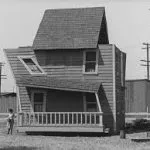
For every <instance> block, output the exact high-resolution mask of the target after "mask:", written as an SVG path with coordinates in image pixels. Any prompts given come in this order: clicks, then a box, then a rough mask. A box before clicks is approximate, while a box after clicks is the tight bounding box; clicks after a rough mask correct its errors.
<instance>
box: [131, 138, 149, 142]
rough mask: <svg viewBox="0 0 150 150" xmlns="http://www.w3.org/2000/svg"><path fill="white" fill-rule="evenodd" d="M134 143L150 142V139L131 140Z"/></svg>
mask: <svg viewBox="0 0 150 150" xmlns="http://www.w3.org/2000/svg"><path fill="white" fill-rule="evenodd" d="M131 141H133V142H150V139H131Z"/></svg>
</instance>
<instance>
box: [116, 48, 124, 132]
mask: <svg viewBox="0 0 150 150" xmlns="http://www.w3.org/2000/svg"><path fill="white" fill-rule="evenodd" d="M115 58H116V59H115V62H116V70H115V74H116V110H115V111H116V131H119V130H120V128H122V127H123V126H124V125H125V64H126V54H125V53H123V52H121V51H120V50H119V49H118V48H117V47H115Z"/></svg>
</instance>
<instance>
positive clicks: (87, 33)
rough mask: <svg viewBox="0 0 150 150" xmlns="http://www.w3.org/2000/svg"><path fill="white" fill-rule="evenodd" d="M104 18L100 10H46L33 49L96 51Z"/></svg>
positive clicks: (98, 8)
mask: <svg viewBox="0 0 150 150" xmlns="http://www.w3.org/2000/svg"><path fill="white" fill-rule="evenodd" d="M104 17H105V16H104V7H93V8H90V7H89V8H77V9H52V10H46V11H45V13H44V16H43V19H42V21H41V23H40V26H39V29H38V31H37V34H36V36H35V39H34V42H33V49H34V50H39V49H40V50H41V49H81V48H96V47H97V45H98V42H99V34H100V30H101V25H102V21H103V20H104V21H106V20H105V18H104ZM105 26H106V24H105ZM105 30H106V29H105ZM103 35H104V34H103ZM107 36H108V35H106V38H107ZM104 44H106V43H104Z"/></svg>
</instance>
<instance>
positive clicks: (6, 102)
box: [0, 94, 17, 113]
mask: <svg viewBox="0 0 150 150" xmlns="http://www.w3.org/2000/svg"><path fill="white" fill-rule="evenodd" d="M9 108H11V109H13V110H14V112H15V113H16V112H17V98H16V95H15V94H14V95H12V94H8V95H1V96H0V113H8V109H9Z"/></svg>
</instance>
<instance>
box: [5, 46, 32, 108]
mask: <svg viewBox="0 0 150 150" xmlns="http://www.w3.org/2000/svg"><path fill="white" fill-rule="evenodd" d="M5 54H6V56H7V58H8V60H9V64H10V66H11V70H12V72H13V74H14V76H15V80H16V83H18V81H19V80H20V76H21V75H27V76H28V75H30V74H29V72H28V71H27V70H26V68H25V67H24V65H23V64H22V63H21V62H20V60H19V59H18V58H17V56H33V55H34V52H33V50H32V49H31V48H29V47H26V48H18V49H7V50H5ZM19 94H20V95H19V97H20V103H21V109H22V111H30V110H31V109H30V108H31V103H30V98H29V95H28V93H27V90H26V88H25V87H24V86H21V85H19Z"/></svg>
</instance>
